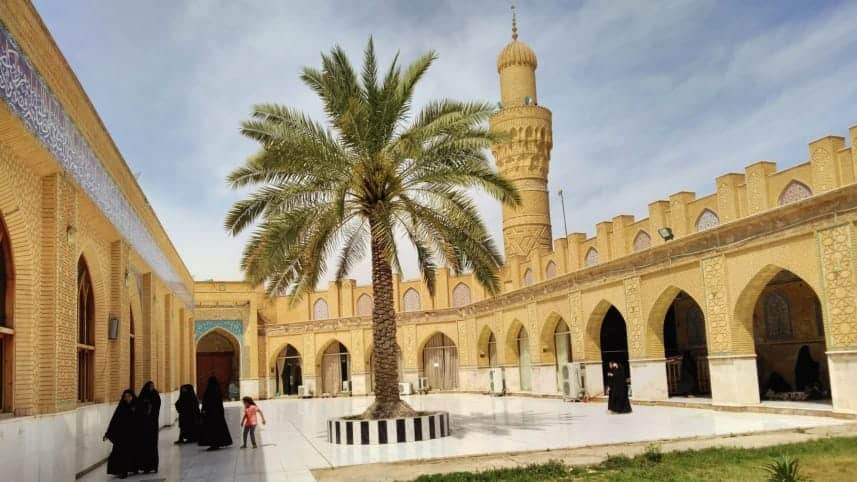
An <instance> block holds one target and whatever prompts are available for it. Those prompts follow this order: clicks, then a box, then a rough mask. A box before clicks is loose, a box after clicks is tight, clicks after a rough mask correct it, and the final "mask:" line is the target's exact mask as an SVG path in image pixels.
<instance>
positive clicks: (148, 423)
mask: <svg viewBox="0 0 857 482" xmlns="http://www.w3.org/2000/svg"><path fill="white" fill-rule="evenodd" d="M160 413H161V395H160V394H158V391H157V390H156V389H155V383H154V382H152V381H148V382H146V384H145V385H143V390H141V391H140V396H139V397H137V418H138V420H139V426H138V430H139V438H138V439H137V442H138V446H137V470H141V471H143V472H144V473H149V472H157V471H158V425H159V424H158V420H159V416H160Z"/></svg>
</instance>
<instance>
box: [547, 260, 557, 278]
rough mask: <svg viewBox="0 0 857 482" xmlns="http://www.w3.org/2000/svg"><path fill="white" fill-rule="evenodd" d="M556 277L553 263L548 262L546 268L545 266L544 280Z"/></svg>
mask: <svg viewBox="0 0 857 482" xmlns="http://www.w3.org/2000/svg"><path fill="white" fill-rule="evenodd" d="M556 275H557V269H556V263H554V262H553V261H548V264H547V266H545V279H546V280H549V279H551V278H556Z"/></svg>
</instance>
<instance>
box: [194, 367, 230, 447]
mask: <svg viewBox="0 0 857 482" xmlns="http://www.w3.org/2000/svg"><path fill="white" fill-rule="evenodd" d="M199 445H201V446H203V447H208V450H217V449H219V448H220V447H225V446H227V445H232V435H230V434H229V427H228V426H227V425H226V416H225V415H224V412H223V392H221V391H220V384H219V383H217V379H216V378H214V377H209V379H208V388H206V389H205V395H203V397H202V428H201V429H200V434H199Z"/></svg>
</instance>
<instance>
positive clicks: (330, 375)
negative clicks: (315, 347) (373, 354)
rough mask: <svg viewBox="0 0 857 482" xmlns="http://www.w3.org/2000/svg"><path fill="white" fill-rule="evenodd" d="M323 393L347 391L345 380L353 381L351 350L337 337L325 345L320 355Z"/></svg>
mask: <svg viewBox="0 0 857 482" xmlns="http://www.w3.org/2000/svg"><path fill="white" fill-rule="evenodd" d="M316 360H318V362H317V363H318V368H319V371H318V373H319V375H320V376H321V393H326V394H329V395H336V394H338V393H341V392H343V391H346V388H350V387H345V382H349V383H350V382H351V351H350V350H349V349H348V347H347V346H345V344H344V343H342V342H341V341H339V339H337V338H332V339H330V340H328V342H327V343H326V344H325V345H324V346H323V348H322V350H321V351H320V352H319V354H318V357H317V358H316Z"/></svg>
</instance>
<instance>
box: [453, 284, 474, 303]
mask: <svg viewBox="0 0 857 482" xmlns="http://www.w3.org/2000/svg"><path fill="white" fill-rule="evenodd" d="M469 304H470V287H469V286H467V285H466V284H464V283H458V284H457V285H455V288H453V289H452V306H453V307H454V308H458V307H461V306H466V305H469Z"/></svg>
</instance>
